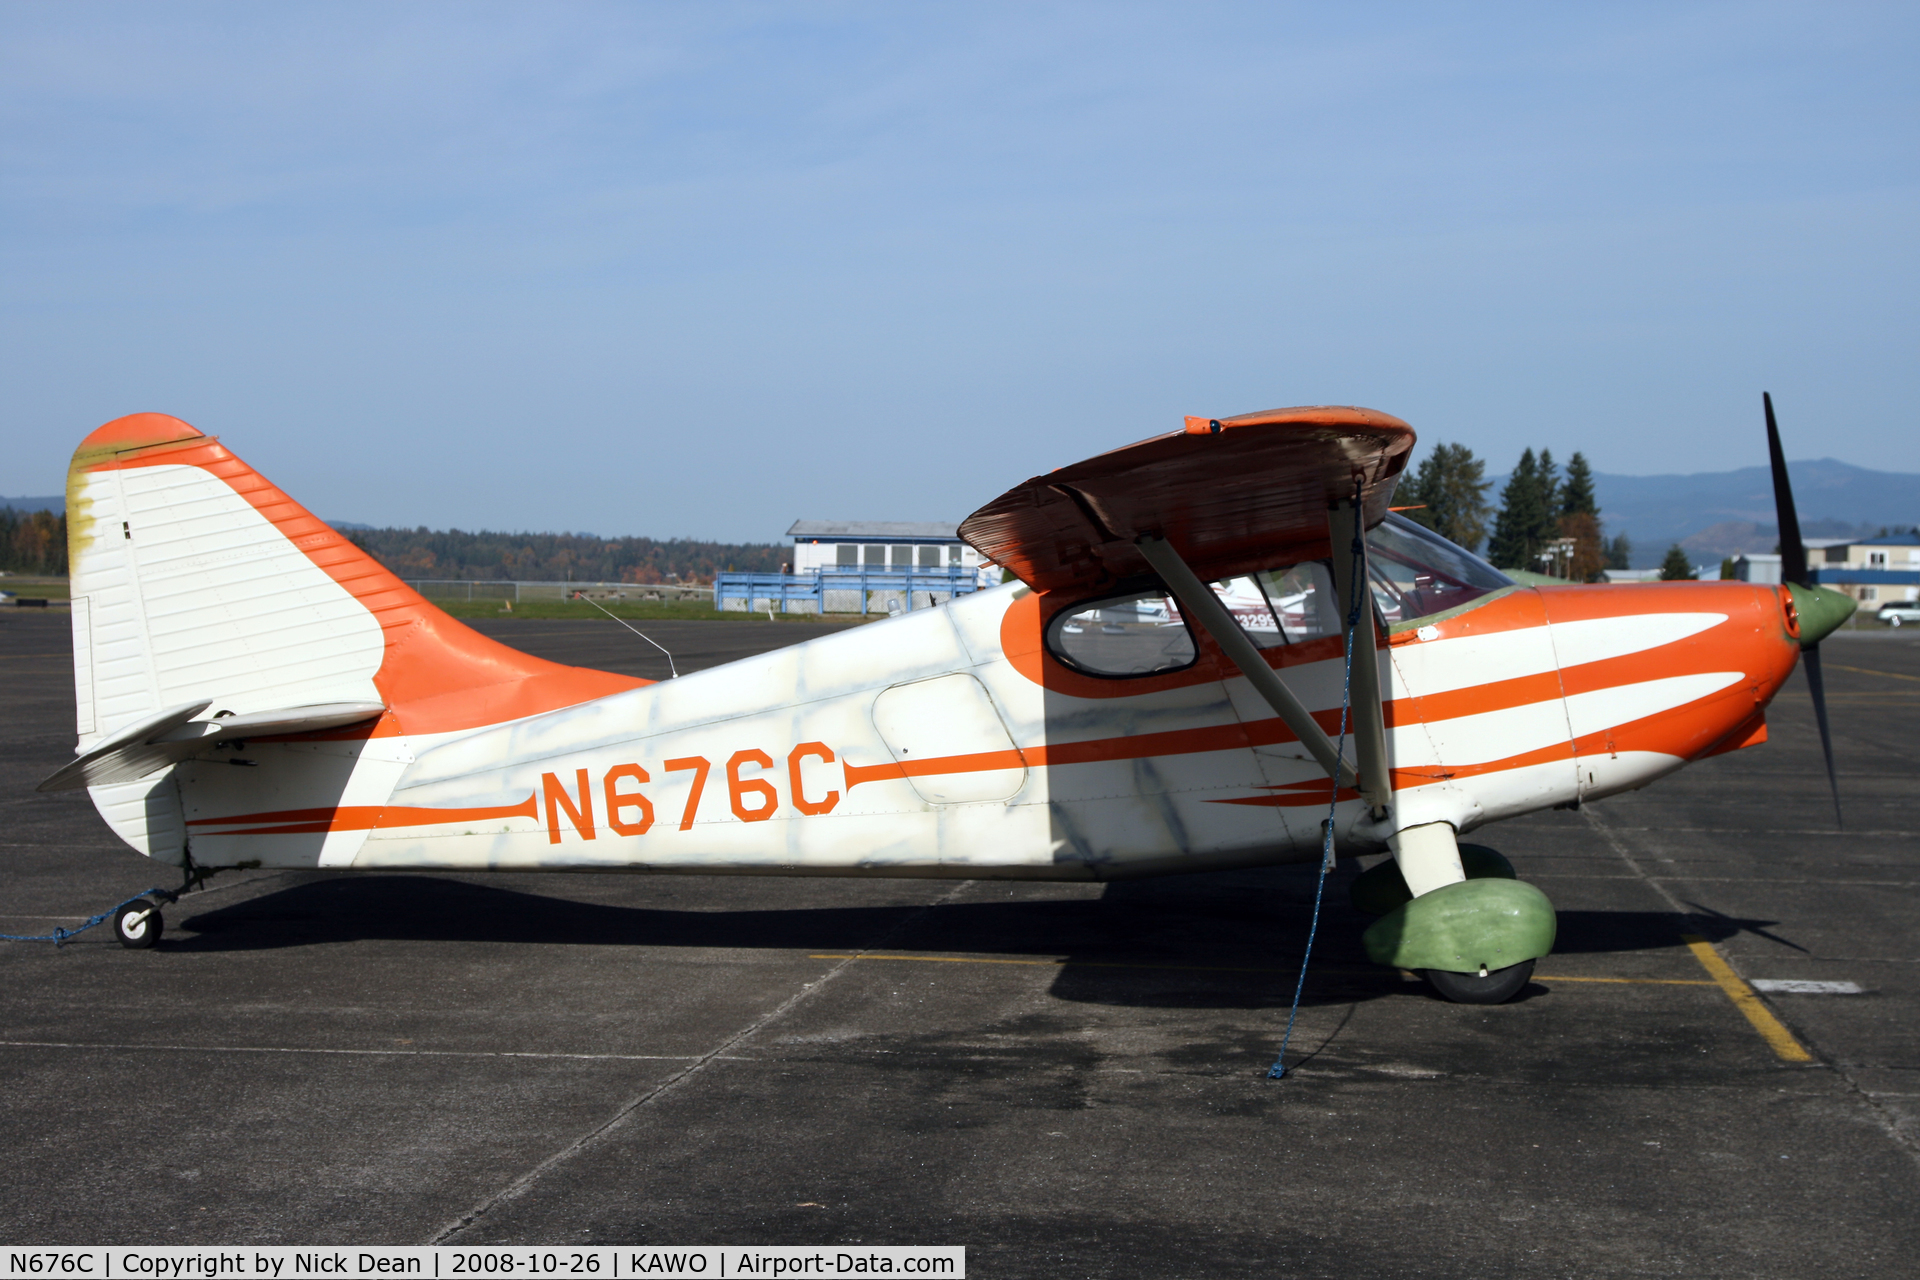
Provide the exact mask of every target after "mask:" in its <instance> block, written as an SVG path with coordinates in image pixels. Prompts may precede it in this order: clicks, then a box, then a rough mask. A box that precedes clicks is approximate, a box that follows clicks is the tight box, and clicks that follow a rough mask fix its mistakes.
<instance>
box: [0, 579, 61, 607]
mask: <svg viewBox="0 0 1920 1280" xmlns="http://www.w3.org/2000/svg"><path fill="white" fill-rule="evenodd" d="M0 591H5V592H7V593H8V594H9V595H16V596H43V597H45V598H46V599H48V600H65V599H67V597H68V596H70V595H71V594H72V592H71V590H70V589H69V588H68V586H67V580H66V579H65V578H34V577H29V576H27V575H26V574H17V573H9V574H7V575H5V576H4V577H0Z"/></svg>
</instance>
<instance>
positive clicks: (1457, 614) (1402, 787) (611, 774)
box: [179, 583, 1798, 879]
mask: <svg viewBox="0 0 1920 1280" xmlns="http://www.w3.org/2000/svg"><path fill="white" fill-rule="evenodd" d="M1059 594H1060V593H1044V592H1034V591H1031V590H1029V589H1027V588H1025V587H1023V586H1018V585H1010V586H1006V587H1002V588H999V589H997V590H992V591H987V592H982V593H979V594H977V595H973V596H968V597H961V598H959V599H957V600H954V601H953V602H951V603H949V604H945V605H943V606H941V607H938V608H932V609H923V610H919V611H916V612H913V613H909V614H905V615H902V616H900V617H897V618H892V619H889V620H887V621H883V622H878V623H874V624H870V625H868V626H864V627H860V628H857V629H854V630H851V631H847V632H842V633H836V634H833V635H828V636H823V637H821V638H819V639H816V640H812V641H809V642H806V643H803V644H799V645H795V646H792V647H790V648H787V649H782V650H778V651H775V652H773V653H770V654H766V655H763V656H760V657H756V658H751V659H747V660H744V661H740V662H735V663H733V664H730V665H728V666H724V667H720V668H716V669H713V670H709V671H706V672H702V673H700V674H697V675H691V676H686V677H683V678H681V679H677V680H670V681H666V682H663V683H659V684H653V685H647V686H645V687H641V688H635V689H631V690H628V691H625V692H620V693H615V694H612V695H610V696H606V697H601V698H596V699H593V700H590V701H587V702H584V703H581V704H579V705H575V706H571V707H566V708H563V709H560V710H556V711H552V712H549V713H546V714H542V715H536V716H532V717H528V718H525V719H519V720H514V721H510V722H508V723H505V724H501V725H497V726H494V727H490V728H484V729H480V730H477V731H472V732H453V733H446V734H426V735H420V736H419V737H417V738H408V737H401V738H373V739H365V740H360V741H352V740H335V741H332V742H320V743H315V742H312V741H303V742H298V743H291V742H290V743H281V744H275V743H254V744H249V747H248V750H247V753H248V756H249V758H250V759H251V760H253V761H254V762H255V764H256V767H255V768H253V769H247V770H244V771H242V770H236V769H231V768H228V767H226V763H227V762H226V761H224V760H220V761H189V762H186V763H185V764H183V765H181V766H179V768H180V769H181V770H182V774H181V778H180V785H181V790H182V794H183V795H184V796H186V797H189V800H188V811H187V812H186V814H185V815H184V816H185V819H186V824H187V829H188V832H189V835H190V840H191V844H192V848H193V850H194V856H195V858H196V860H197V861H199V862H202V863H205V864H210V865H223V864H229V863H233V862H239V861H245V860H252V859H259V860H261V861H262V862H263V863H264V864H266V865H306V866H313V865H320V866H339V867H347V866H352V867H442V868H465V869H496V870H506V869H533V868H551V867H575V868H596V869H605V870H633V871H660V872H665V871H682V872H702V873H712V872H762V873H775V874H806V873H817V874H834V875H848V874H856V875H857V874H868V875H888V876H960V877H1010V878H1031V879H1106V878H1115V877H1122V876H1134V875H1147V874H1154V873H1165V872H1175V871H1191V870H1200V869H1207V868H1219V867H1234V866H1250V865H1258V864H1265V863H1277V862H1287V861H1294V860H1300V859H1305V858H1311V857H1315V856H1317V855H1318V851H1319V848H1320V839H1321V834H1320V824H1321V822H1322V820H1323V819H1325V818H1326V817H1327V815H1328V811H1329V802H1330V800H1331V799H1332V796H1331V794H1330V786H1331V784H1330V783H1329V781H1328V779H1327V777H1326V775H1325V773H1324V772H1322V771H1321V769H1320V768H1319V766H1318V765H1317V764H1315V762H1314V761H1313V760H1312V759H1311V757H1310V756H1308V754H1307V753H1306V751H1305V750H1304V749H1303V748H1302V746H1301V744H1300V743H1299V742H1298V740H1297V739H1295V738H1294V736H1293V735H1292V734H1291V733H1290V732H1289V731H1288V730H1287V729H1286V728H1285V726H1284V725H1282V723H1281V722H1280V721H1279V720H1278V719H1277V718H1276V717H1275V716H1274V715H1273V713H1272V711H1271V710H1270V709H1269V708H1268V707H1267V706H1266V705H1265V704H1264V703H1263V702H1262V701H1261V700H1260V699H1259V698H1258V697H1257V696H1256V695H1254V693H1253V692H1252V691H1251V690H1250V689H1249V688H1248V684H1247V681H1246V680H1245V679H1244V678H1243V677H1242V676H1241V675H1240V674H1239V673H1238V672H1237V671H1235V670H1234V669H1233V667H1232V666H1231V665H1230V664H1229V663H1227V662H1226V661H1225V660H1224V659H1223V658H1222V657H1221V655H1220V654H1219V653H1218V652H1217V651H1216V650H1215V649H1214V648H1213V646H1212V645H1211V644H1209V643H1208V641H1207V638H1206V636H1205V635H1204V633H1198V634H1196V636H1195V640H1196V642H1197V649H1198V653H1197V657H1196V659H1195V660H1194V661H1193V662H1192V664H1191V665H1190V666H1188V667H1186V668H1185V669H1183V670H1179V671H1175V672H1170V673H1166V674H1157V675H1149V676H1146V677H1144V678H1136V679H1113V678H1099V677H1095V676H1091V675H1088V674H1086V673H1084V672H1082V671H1078V670H1074V669H1073V668H1071V667H1069V666H1068V665H1066V664H1064V663H1063V662H1061V661H1059V660H1058V659H1057V658H1056V656H1055V655H1054V653H1053V652H1051V651H1050V650H1049V647H1048V645H1047V644H1046V643H1045V638H1044V635H1043V632H1044V630H1045V627H1046V624H1047V621H1048V620H1049V619H1050V618H1051V617H1052V616H1053V615H1054V614H1056V613H1058V612H1059V611H1061V610H1062V609H1067V608H1071V607H1072V606H1073V605H1074V604H1075V603H1076V601H1074V600H1072V599H1064V598H1054V597H1056V596H1058V595H1059ZM1082 594H1083V595H1084V594H1085V593H1082ZM1384 640H1385V644H1384V649H1385V653H1384V654H1383V657H1384V658H1385V659H1386V660H1385V661H1384V662H1383V663H1382V682H1383V688H1382V695H1383V698H1384V701H1385V708H1386V721H1387V726H1388V737H1389V754H1390V760H1391V764H1392V769H1393V781H1394V787H1395V795H1396V807H1397V808H1398V809H1399V811H1400V812H1399V813H1398V814H1397V815H1396V825H1402V826H1404V825H1413V824H1415V823H1417V822H1431V821H1447V822H1450V823H1452V824H1453V825H1454V827H1455V828H1456V830H1458V831H1460V832H1462V833H1465V832H1467V831H1471V830H1472V829H1474V828H1475V827H1478V826H1481V825H1483V824H1485V823H1487V822H1492V821H1495V820H1498V819H1500V818H1506V817H1512V816H1515V815H1517V814H1522V813H1527V812H1532V811H1535V810H1539V809H1543V808H1550V807H1553V806H1556V805H1566V804H1571V803H1574V802H1578V801H1582V800H1590V799H1594V798H1596V797H1599V796H1604V795H1609V794H1613V793H1615V792H1618V791H1622V790H1628V789H1631V788H1634V787H1638V786H1642V785H1644V784H1646V783H1647V782H1650V781H1652V780H1653V779H1655V778H1658V777H1660V776H1661V775H1663V774H1665V773H1668V772H1670V771H1672V770H1674V769H1676V768H1678V767H1680V766H1681V765H1683V764H1685V763H1686V762H1688V761H1689V760H1694V759H1699V758H1701V757H1703V756H1705V755H1708V754H1711V753H1713V752H1715V751H1719V750H1726V749H1731V748H1732V747H1735V746H1741V745H1750V744H1752V743H1754V742H1758V741H1761V740H1763V739H1764V736H1765V729H1764V720H1763V718H1762V713H1763V711H1764V709H1765V706H1766V703H1767V701H1768V700H1769V699H1770V698H1771V697H1772V696H1773V694H1774V692H1775V691H1776V690H1777V689H1778V688H1779V687H1780V685H1781V683H1782V682H1783V681H1784V680H1785V679H1786V677H1787V675H1788V674H1789V673H1790V672H1791V670H1792V668H1793V664H1794V661H1795V658H1796V655H1797V652H1798V646H1797V642H1796V641H1795V640H1794V638H1793V636H1792V635H1790V634H1789V632H1788V622H1787V619H1786V615H1785V613H1784V610H1783V606H1782V601H1781V596H1780V593H1779V591H1778V590H1777V589H1774V588H1767V587H1758V586H1749V585H1747V584H1743V583H1676V584H1657V585H1645V586H1620V587H1571V586H1570V587H1564V588H1529V587H1510V588H1506V589H1504V590H1499V591H1494V592H1491V593H1489V594H1487V595H1484V596H1482V597H1480V598H1478V599H1476V600H1474V601H1472V602H1471V603H1469V604H1468V605H1466V606H1464V607H1461V608H1458V609H1456V610H1452V611H1449V612H1448V613H1447V614H1445V615H1444V616H1438V617H1434V618H1429V619H1417V618H1416V619H1410V620H1408V621H1407V622H1405V623H1403V624H1400V625H1396V626H1393V627H1391V628H1390V629H1389V630H1388V631H1387V633H1386V635H1385V636H1384ZM1264 652H1265V654H1266V655H1267V656H1268V658H1269V661H1270V662H1272V664H1273V665H1274V667H1275V668H1276V670H1278V671H1279V672H1280V674H1281V676H1282V678H1283V680H1284V681H1285V682H1286V684H1287V685H1288V686H1289V687H1290V688H1291V689H1292V690H1293V691H1294V692H1295V694H1296V695H1297V696H1298V697H1299V698H1300V699H1301V700H1302V701H1303V702H1304V703H1306V705H1307V706H1308V707H1310V708H1312V709H1313V710H1314V712H1315V716H1316V719H1318V720H1319V721H1320V722H1321V723H1322V725H1323V726H1324V727H1325V728H1326V729H1327V731H1328V732H1329V733H1330V734H1337V733H1338V732H1339V730H1340V721H1341V700H1342V699H1341V685H1342V678H1343V674H1344V662H1343V660H1342V654H1341V640H1340V638H1339V637H1337V636H1327V637H1323V638H1320V639H1316V640H1311V641H1308V642H1305V643H1298V644H1285V645H1280V646H1277V647H1274V648H1269V649H1266V650H1265V651H1264ZM316 752H321V753H329V752H330V753H337V754H338V756H339V759H340V763H341V765H343V766H347V765H349V764H350V765H351V769H350V772H352V773H354V774H358V775H360V779H359V781H360V791H361V794H359V795H356V796H354V797H352V799H353V800H354V801H357V803H343V804H340V805H339V806H337V807H336V808H335V809H334V811H333V812H331V813H318V812H315V807H314V806H312V805H290V806H285V807H268V806H263V805H261V804H260V803H259V799H260V797H261V796H262V795H263V794H271V790H270V784H271V783H272V782H273V779H274V775H275V773H276V772H277V771H280V770H283V769H284V770H288V771H299V770H307V769H311V768H312V766H313V763H314V754H315V753H316ZM369 753H370V754H369ZM362 756H367V757H368V758H366V759H361V757H362ZM290 781H291V779H290ZM368 784H371V788H370V789H369V785H368ZM348 785H349V787H351V783H349V784H348ZM297 789H298V788H297V787H295V788H293V789H292V790H297ZM292 790H290V791H289V792H288V794H292ZM382 791H384V792H385V794H384V795H382V794H380V792H382ZM1335 821H1336V830H1337V832H1338V833H1339V835H1340V843H1341V848H1342V850H1343V852H1361V851H1366V850H1371V849H1378V848H1380V847H1381V844H1380V840H1381V838H1383V834H1384V833H1383V832H1382V831H1380V830H1379V829H1378V828H1377V824H1374V823H1372V822H1370V820H1369V819H1368V816H1367V815H1366V814H1365V813H1364V812H1363V810H1362V806H1361V804H1360V802H1359V800H1358V798H1357V797H1355V796H1353V795H1352V794H1351V793H1343V795H1342V799H1341V800H1340V803H1339V804H1338V806H1337V808H1336V810H1335Z"/></svg>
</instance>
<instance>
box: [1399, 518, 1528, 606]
mask: <svg viewBox="0 0 1920 1280" xmlns="http://www.w3.org/2000/svg"><path fill="white" fill-rule="evenodd" d="M1367 566H1368V574H1369V576H1370V577H1371V578H1372V580H1373V599H1374V603H1376V604H1377V605H1379V607H1380V616H1381V618H1382V619H1384V620H1385V622H1386V624H1387V625H1388V626H1393V625H1395V624H1396V623H1401V622H1411V621H1413V620H1414V619H1416V618H1426V617H1431V616H1432V615H1433V614H1436V613H1443V612H1445V611H1446V610H1448V609H1452V608H1456V607H1458V606H1460V605H1463V604H1466V603H1467V602H1468V601H1469V600H1476V599H1478V598H1479V597H1481V596H1484V595H1488V594H1490V593H1492V592H1495V591H1499V590H1501V589H1502V588H1505V587H1510V586H1512V585H1513V580H1512V579H1511V578H1509V577H1507V575H1506V574H1504V573H1501V572H1500V571H1499V570H1498V569H1496V568H1494V567H1493V566H1492V565H1490V564H1488V563H1487V562H1486V561H1484V560H1482V559H1481V558H1480V557H1479V556H1476V555H1474V554H1473V553H1472V552H1470V551H1467V550H1464V549H1463V548H1460V547H1456V546H1455V545H1454V544H1453V543H1451V542H1448V541H1447V540H1446V539H1445V538H1443V537H1441V536H1440V535H1439V534H1437V533H1435V532H1433V531H1432V530H1431V529H1428V528H1426V527H1424V526H1422V525H1418V524H1415V523H1414V522H1413V521H1411V520H1409V519H1407V518H1406V517H1405V516H1402V515H1395V514H1392V513H1389V514H1388V516H1387V518H1386V519H1385V520H1383V521H1381V522H1380V523H1379V524H1377V525H1375V526H1374V527H1373V530H1372V531H1371V532H1369V533H1368V534H1367Z"/></svg>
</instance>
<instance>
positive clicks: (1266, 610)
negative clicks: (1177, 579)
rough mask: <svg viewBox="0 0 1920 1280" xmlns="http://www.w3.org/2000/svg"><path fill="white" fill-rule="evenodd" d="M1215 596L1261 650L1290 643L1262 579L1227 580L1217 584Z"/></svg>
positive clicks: (1214, 590)
mask: <svg viewBox="0 0 1920 1280" xmlns="http://www.w3.org/2000/svg"><path fill="white" fill-rule="evenodd" d="M1213 594H1215V595H1216V596H1219V597H1220V603H1221V604H1223V605H1225V606H1227V612H1228V613H1230V614H1232V615H1233V620H1234V621H1235V622H1237V623H1239V624H1240V629H1241V630H1242V631H1244V632H1246V633H1247V639H1249V640H1251V641H1253V642H1254V644H1256V645H1257V646H1259V647H1260V648H1262V649H1274V648H1278V647H1279V646H1280V645H1283V644H1285V643H1286V642H1287V640H1286V637H1285V636H1283V635H1282V634H1281V633H1280V620H1279V619H1278V618H1276V617H1275V616H1274V613H1273V605H1272V603H1271V602H1270V601H1269V600H1268V599H1267V593H1266V591H1265V590H1264V589H1263V588H1262V587H1261V585H1260V580H1259V579H1258V578H1251V577H1249V578H1223V579H1221V580H1220V581H1219V582H1216V583H1214V584H1213Z"/></svg>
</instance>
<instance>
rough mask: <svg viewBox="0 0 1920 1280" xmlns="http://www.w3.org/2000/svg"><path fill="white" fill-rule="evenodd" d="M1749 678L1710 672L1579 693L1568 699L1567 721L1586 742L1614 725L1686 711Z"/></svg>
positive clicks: (1575, 734)
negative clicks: (1700, 701) (1711, 695)
mask: <svg viewBox="0 0 1920 1280" xmlns="http://www.w3.org/2000/svg"><path fill="white" fill-rule="evenodd" d="M1746 678H1747V677H1746V676H1745V675H1744V674H1743V673H1741V672H1738V671H1707V672H1702V673H1701V674H1699V675H1692V676H1667V677H1665V678H1664V679H1660V680H1643V681H1641V682H1640V683H1638V684H1623V685H1615V686H1614V687H1613V688H1611V689H1595V690H1594V691H1592V692H1591V693H1576V694H1573V695H1571V696H1569V697H1568V698H1567V720H1568V721H1569V722H1570V723H1571V724H1572V726H1573V736H1574V737H1576V738H1583V737H1585V736H1586V735H1587V734H1590V733H1598V732H1599V731H1600V730H1602V729H1611V728H1613V727H1614V726H1615V725H1622V724H1629V723H1631V722H1632V721H1635V720H1641V719H1645V718H1646V717H1647V716H1652V715H1658V714H1660V713H1661V712H1662V711H1671V710H1673V709H1674V708H1675V707H1684V706H1685V705H1687V703H1689V702H1694V701H1697V700H1698V699H1701V698H1704V697H1706V696H1707V695H1709V694H1713V693H1718V692H1719V691H1720V690H1722V689H1724V688H1726V687H1727V686H1728V685H1730V684H1738V683H1739V682H1740V681H1742V680H1745V679H1746Z"/></svg>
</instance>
